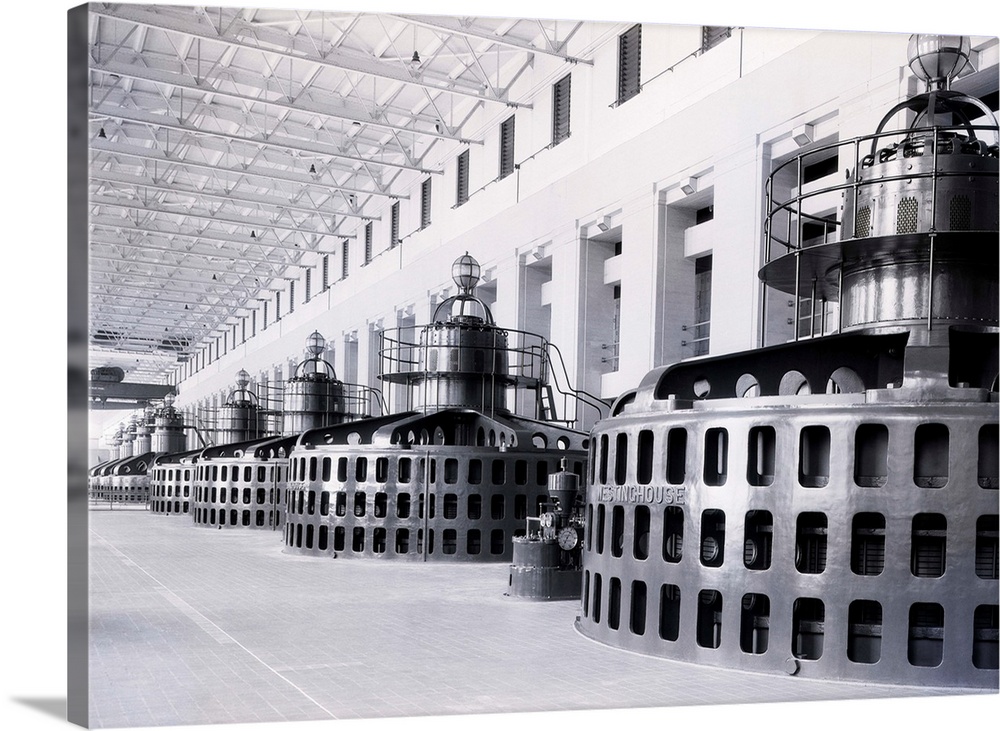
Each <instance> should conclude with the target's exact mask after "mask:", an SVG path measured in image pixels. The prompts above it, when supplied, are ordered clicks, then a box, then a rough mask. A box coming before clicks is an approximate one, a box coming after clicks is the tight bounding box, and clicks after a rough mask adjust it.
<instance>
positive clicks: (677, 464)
mask: <svg viewBox="0 0 1000 731" xmlns="http://www.w3.org/2000/svg"><path fill="white" fill-rule="evenodd" d="M686 454H687V430H686V429H683V428H680V427H677V428H674V429H671V430H670V431H669V432H667V454H666V457H667V482H669V483H670V484H671V485H681V484H683V483H684V477H685V472H686V465H685V456H686ZM602 482H603V480H602Z"/></svg>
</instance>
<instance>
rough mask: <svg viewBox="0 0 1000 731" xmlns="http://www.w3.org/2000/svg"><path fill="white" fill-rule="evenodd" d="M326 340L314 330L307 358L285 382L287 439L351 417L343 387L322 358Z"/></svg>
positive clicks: (308, 346)
mask: <svg viewBox="0 0 1000 731" xmlns="http://www.w3.org/2000/svg"><path fill="white" fill-rule="evenodd" d="M325 349H326V340H324V338H323V336H322V335H320V333H319V332H318V331H314V332H313V333H312V334H311V335H310V336H309V338H308V339H307V340H306V354H307V356H308V357H307V358H306V359H305V360H304V361H302V362H301V363H299V365H298V367H297V368H296V369H295V375H294V376H292V378H289V379H288V381H287V382H286V383H285V391H284V398H283V400H282V410H283V412H284V416H283V427H282V433H283V434H284V435H285V436H290V435H292V434H299V433H301V432H304V431H306V430H308V429H316V428H318V427H321V426H329V425H331V424H341V423H343V422H344V421H347V420H348V418H349V416H350V414H349V410H348V408H347V404H346V401H345V392H344V384H343V383H341V382H340V381H339V380H337V374H336V372H335V371H334V369H333V366H332V365H330V364H329V363H328V362H327V361H326V360H324V359H323V358H322V357H321V356H322V354H323V351H324V350H325Z"/></svg>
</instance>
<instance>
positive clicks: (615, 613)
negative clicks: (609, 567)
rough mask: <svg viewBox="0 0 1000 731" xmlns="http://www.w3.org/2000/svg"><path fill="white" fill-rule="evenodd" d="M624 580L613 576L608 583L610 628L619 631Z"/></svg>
mask: <svg viewBox="0 0 1000 731" xmlns="http://www.w3.org/2000/svg"><path fill="white" fill-rule="evenodd" d="M621 604H622V580H621V579H619V578H618V577H617V576H612V577H611V581H610V582H609V583H608V627H610V628H611V629H618V626H619V621H620V619H621Z"/></svg>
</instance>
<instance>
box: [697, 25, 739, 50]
mask: <svg viewBox="0 0 1000 731" xmlns="http://www.w3.org/2000/svg"><path fill="white" fill-rule="evenodd" d="M732 34H733V29H732V28H730V27H729V26H724V25H703V26H702V27H701V52H702V53H705V51H708V50H709V49H711V48H715V47H716V46H717V45H719V44H720V43H722V42H723V41H724V40H726V39H727V38H729V37H730V36H731V35H732Z"/></svg>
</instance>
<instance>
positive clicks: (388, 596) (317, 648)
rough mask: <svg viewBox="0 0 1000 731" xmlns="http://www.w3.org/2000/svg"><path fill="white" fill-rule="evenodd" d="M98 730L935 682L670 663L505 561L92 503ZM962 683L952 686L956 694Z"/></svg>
mask: <svg viewBox="0 0 1000 731" xmlns="http://www.w3.org/2000/svg"><path fill="white" fill-rule="evenodd" d="M90 547H91V548H90V595H91V602H90V612H91V623H90V631H91V636H90V647H91V652H90V662H91V666H90V668H91V672H90V699H91V717H90V725H91V726H92V727H95V728H96V727H100V728H122V727H132V726H159V725H178V724H180V725H192V724H206V723H225V722H230V723H231V722H255V721H268V722H283V721H294V720H320V719H331V718H335V719H357V718H386V717H423V716H440V715H449V714H459V713H503V712H518V711H551V710H569V709H597V708H603V709H610V708H630V707H649V706H681V705H692V704H697V705H703V704H709V705H710V704H719V703H727V704H728V703H756V702H762V701H792V700H794V701H807V700H832V699H845V698H885V697H892V696H906V695H928V694H931V693H937V692H938V691H931V690H927V689H920V688H907V689H900V688H878V687H869V686H864V685H857V684H846V683H825V682H817V681H811V680H805V679H799V678H792V677H775V676H758V675H753V674H747V673H740V672H731V671H719V670H710V669H705V668H700V667H697V666H692V665H687V664H683V663H675V662H669V661H665V660H662V659H657V658H650V657H645V656H641V655H636V654H632V653H627V652H623V651H620V650H615V649H612V648H608V647H605V646H603V645H600V644H597V643H594V642H592V641H590V640H588V639H586V638H584V637H582V636H581V635H579V634H577V632H576V631H575V630H574V628H573V620H574V618H575V616H576V614H577V613H578V611H579V605H578V604H577V603H576V602H547V603H532V602H523V601H516V600H513V599H510V598H507V597H504V596H503V592H504V589H505V588H506V585H507V566H506V565H489V566H469V565H453V566H448V565H428V564H402V563H394V562H391V561H384V562H383V561H351V560H330V559H319V558H307V557H300V556H289V555H285V554H283V553H282V551H281V548H282V544H281V542H280V538H279V534H278V533H272V532H266V531H250V530H208V529H203V528H195V527H194V526H193V525H192V524H191V522H190V521H189V519H188V518H187V517H179V516H178V517H174V516H157V515H153V514H151V513H149V512H146V511H144V510H137V509H124V510H121V509H116V510H113V511H109V510H107V509H100V510H97V509H92V510H91V511H90ZM940 693H941V694H942V695H946V694H948V693H950V694H952V695H954V691H950V692H947V693H946V692H945V691H940Z"/></svg>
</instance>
